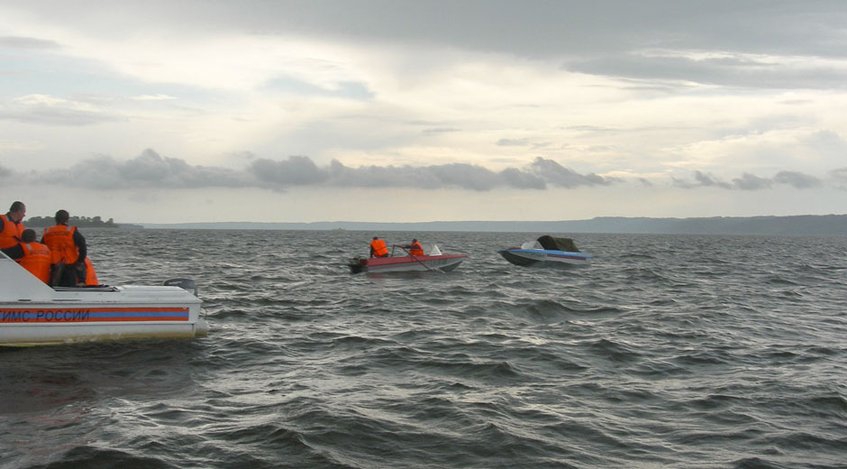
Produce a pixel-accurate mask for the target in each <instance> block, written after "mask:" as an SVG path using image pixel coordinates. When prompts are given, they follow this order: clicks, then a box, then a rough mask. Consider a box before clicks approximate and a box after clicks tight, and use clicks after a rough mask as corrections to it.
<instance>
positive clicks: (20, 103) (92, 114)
mask: <svg viewBox="0 0 847 469" xmlns="http://www.w3.org/2000/svg"><path fill="white" fill-rule="evenodd" d="M0 119H6V120H14V121H18V122H24V123H28V124H44V125H60V126H84V125H92V124H99V123H103V122H113V121H123V120H126V119H125V118H123V117H120V116H116V115H113V114H109V113H107V112H105V111H103V110H101V109H100V108H98V107H96V106H94V105H92V104H90V103H86V102H81V101H71V100H67V99H62V98H56V97H53V96H48V95H43V94H31V95H26V96H21V97H18V98H15V99H12V100H11V101H10V102H9V103H7V104H0Z"/></svg>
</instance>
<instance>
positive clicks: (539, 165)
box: [530, 157, 612, 188]
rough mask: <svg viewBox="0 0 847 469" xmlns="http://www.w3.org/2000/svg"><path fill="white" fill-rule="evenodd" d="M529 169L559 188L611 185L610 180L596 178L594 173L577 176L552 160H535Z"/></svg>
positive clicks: (577, 174) (539, 158)
mask: <svg viewBox="0 0 847 469" xmlns="http://www.w3.org/2000/svg"><path fill="white" fill-rule="evenodd" d="M530 169H531V171H532V172H533V173H534V174H535V175H536V176H538V177H539V178H542V179H544V180H545V181H547V182H549V183H550V184H553V185H554V186H559V187H567V188H573V187H578V186H596V185H608V184H611V183H612V180H611V179H608V178H604V177H602V176H598V175H596V174H594V173H591V174H585V175H583V174H579V173H577V172H575V171H573V170H571V169H568V168H565V167H564V166H562V165H560V164H559V163H557V162H555V161H553V160H550V159H544V158H541V157H538V158H536V159H535V161H533V162H532V164H531V165H530Z"/></svg>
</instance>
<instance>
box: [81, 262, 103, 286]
mask: <svg viewBox="0 0 847 469" xmlns="http://www.w3.org/2000/svg"><path fill="white" fill-rule="evenodd" d="M85 284H86V285H100V281H99V280H97V272H95V271H94V264H92V263H91V258H90V257H88V256H85Z"/></svg>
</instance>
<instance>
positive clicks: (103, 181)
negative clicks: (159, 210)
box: [33, 149, 253, 190]
mask: <svg viewBox="0 0 847 469" xmlns="http://www.w3.org/2000/svg"><path fill="white" fill-rule="evenodd" d="M33 179H34V181H35V182H46V183H50V184H70V185H73V186H77V187H88V188H92V189H101V190H110V189H135V188H171V189H189V188H203V187H245V186H250V185H253V183H252V182H251V181H250V180H249V179H248V178H246V177H245V174H244V173H243V172H239V171H233V170H229V169H225V168H214V167H206V166H192V165H189V164H188V163H186V162H185V161H183V160H181V159H178V158H166V157H162V156H160V155H159V154H158V153H156V152H155V151H153V150H149V149H148V150H144V152H143V153H141V155H139V156H137V157H135V158H133V159H130V160H127V161H123V162H121V161H117V160H115V159H114V158H112V157H109V156H98V157H95V158H90V159H87V160H84V161H82V162H80V163H77V164H75V165H73V166H72V167H70V168H69V169H66V170H51V171H47V172H44V173H38V174H36V175H35V176H33Z"/></svg>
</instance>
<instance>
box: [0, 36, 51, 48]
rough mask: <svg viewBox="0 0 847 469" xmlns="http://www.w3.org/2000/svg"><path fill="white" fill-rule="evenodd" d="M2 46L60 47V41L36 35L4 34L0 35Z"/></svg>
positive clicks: (0, 44)
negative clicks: (40, 37) (36, 36)
mask: <svg viewBox="0 0 847 469" xmlns="http://www.w3.org/2000/svg"><path fill="white" fill-rule="evenodd" d="M0 48H3V49H25V50H50V49H59V43H57V42H55V41H49V40H45V39H38V38H34V37H20V36H3V37H0Z"/></svg>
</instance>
